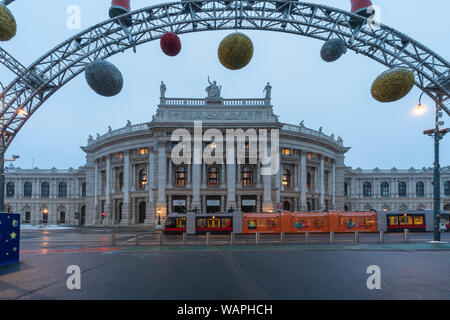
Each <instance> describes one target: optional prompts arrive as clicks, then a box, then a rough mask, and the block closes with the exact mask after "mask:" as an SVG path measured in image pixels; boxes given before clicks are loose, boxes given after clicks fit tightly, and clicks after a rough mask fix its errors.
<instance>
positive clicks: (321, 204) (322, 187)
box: [319, 156, 325, 210]
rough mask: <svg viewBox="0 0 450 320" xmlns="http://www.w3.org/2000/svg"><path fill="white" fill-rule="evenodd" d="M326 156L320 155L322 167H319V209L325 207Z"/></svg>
mask: <svg viewBox="0 0 450 320" xmlns="http://www.w3.org/2000/svg"><path fill="white" fill-rule="evenodd" d="M324 165H325V163H324V158H323V156H321V157H320V167H319V179H320V180H319V184H320V185H319V193H320V195H319V210H324V209H325V197H324V196H325V180H324V179H325V174H324Z"/></svg>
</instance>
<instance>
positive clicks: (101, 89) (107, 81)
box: [85, 60, 123, 97]
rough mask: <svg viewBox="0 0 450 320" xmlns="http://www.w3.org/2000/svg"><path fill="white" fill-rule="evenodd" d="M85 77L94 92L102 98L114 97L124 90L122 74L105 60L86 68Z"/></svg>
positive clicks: (96, 61)
mask: <svg viewBox="0 0 450 320" xmlns="http://www.w3.org/2000/svg"><path fill="white" fill-rule="evenodd" d="M85 76H86V81H87V83H88V84H89V86H90V87H91V88H92V90H94V91H95V92H97V93H98V94H99V95H101V96H105V97H112V96H115V95H117V94H119V92H120V91H121V90H122V87H123V77H122V74H121V73H120V71H119V69H117V68H116V66H114V65H113V64H112V63H111V62H108V61H105V60H95V61H93V62H91V63H90V64H89V65H88V66H87V67H86V71H85Z"/></svg>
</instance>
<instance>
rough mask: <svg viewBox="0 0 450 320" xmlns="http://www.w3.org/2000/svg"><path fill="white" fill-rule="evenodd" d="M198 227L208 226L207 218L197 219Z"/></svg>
mask: <svg viewBox="0 0 450 320" xmlns="http://www.w3.org/2000/svg"><path fill="white" fill-rule="evenodd" d="M197 228H206V219H204V218H201V219H197Z"/></svg>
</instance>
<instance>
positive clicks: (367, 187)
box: [363, 182, 372, 197]
mask: <svg viewBox="0 0 450 320" xmlns="http://www.w3.org/2000/svg"><path fill="white" fill-rule="evenodd" d="M363 196H364V197H371V196H372V185H371V184H370V183H369V182H364V184H363Z"/></svg>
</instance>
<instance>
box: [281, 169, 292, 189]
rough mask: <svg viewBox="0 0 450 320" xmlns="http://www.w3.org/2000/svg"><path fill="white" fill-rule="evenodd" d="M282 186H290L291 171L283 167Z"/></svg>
mask: <svg viewBox="0 0 450 320" xmlns="http://www.w3.org/2000/svg"><path fill="white" fill-rule="evenodd" d="M283 187H285V188H290V187H291V173H290V171H289V170H288V169H283Z"/></svg>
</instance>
